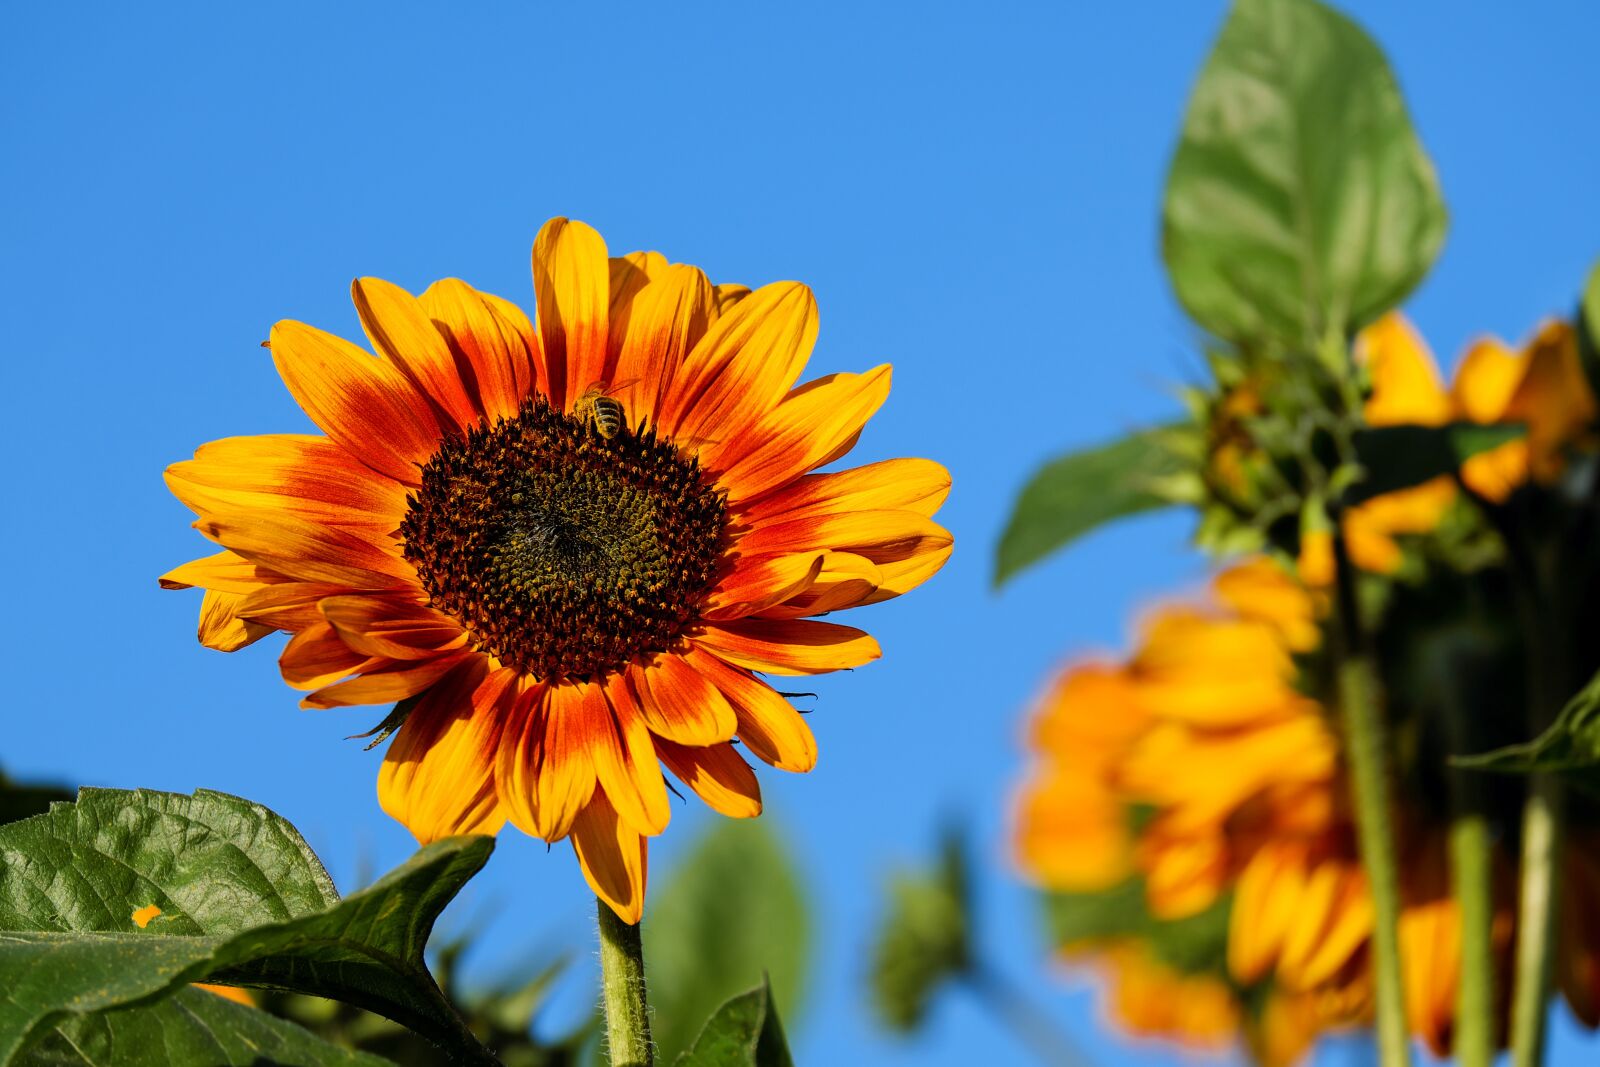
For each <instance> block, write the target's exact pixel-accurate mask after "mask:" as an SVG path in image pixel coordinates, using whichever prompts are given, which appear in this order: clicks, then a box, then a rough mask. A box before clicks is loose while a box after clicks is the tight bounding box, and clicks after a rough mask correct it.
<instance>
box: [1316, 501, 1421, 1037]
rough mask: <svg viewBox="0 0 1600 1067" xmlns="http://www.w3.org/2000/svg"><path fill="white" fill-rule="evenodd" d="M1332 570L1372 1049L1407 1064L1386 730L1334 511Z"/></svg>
mask: <svg viewBox="0 0 1600 1067" xmlns="http://www.w3.org/2000/svg"><path fill="white" fill-rule="evenodd" d="M1333 519H1334V522H1333V530H1334V533H1333V555H1334V573H1335V576H1336V581H1337V583H1338V604H1339V618H1340V632H1341V634H1342V642H1341V646H1340V648H1339V668H1338V686H1339V714H1340V718H1341V720H1342V722H1343V725H1344V734H1345V742H1346V746H1347V748H1348V752H1349V760H1350V787H1351V793H1352V800H1353V802H1354V807H1355V815H1356V830H1357V834H1358V836H1359V839H1360V845H1361V863H1362V866H1363V867H1365V868H1366V872H1367V880H1368V882H1369V883H1370V884H1371V887H1372V903H1373V912H1374V919H1375V920H1376V921H1375V923H1374V928H1373V932H1372V944H1373V960H1374V965H1375V968H1376V972H1377V1002H1378V1031H1377V1038H1378V1053H1379V1057H1380V1060H1381V1062H1382V1063H1383V1067H1409V1065H1410V1063H1411V1045H1410V1042H1409V1040H1408V1039H1407V1035H1406V1013H1405V987H1404V985H1403V982H1402V975H1401V970H1400V878H1399V872H1398V870H1397V868H1396V863H1395V840H1394V827H1393V825H1392V823H1391V822H1390V817H1391V812H1392V811H1393V810H1394V809H1393V806H1392V804H1391V803H1390V796H1389V790H1390V783H1389V767H1388V749H1389V746H1388V737H1387V730H1386V728H1385V724H1384V720H1383V708H1382V706H1381V700H1382V694H1381V689H1380V683H1379V681H1378V673H1377V668H1376V665H1375V664H1374V662H1373V657H1372V652H1371V650H1370V649H1369V648H1368V647H1367V643H1366V637H1365V635H1364V633H1363V632H1362V626H1361V617H1360V614H1359V611H1360V608H1359V605H1358V604H1357V601H1356V588H1355V572H1354V570H1353V569H1352V568H1351V565H1350V553H1349V551H1348V549H1347V548H1346V546H1345V541H1344V532H1343V529H1342V524H1341V523H1340V522H1339V521H1338V520H1339V517H1338V516H1337V515H1335V516H1333Z"/></svg>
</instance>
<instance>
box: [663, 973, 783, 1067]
mask: <svg viewBox="0 0 1600 1067" xmlns="http://www.w3.org/2000/svg"><path fill="white" fill-rule="evenodd" d="M674 1067H794V1059H793V1058H792V1057H791V1056H790V1055H789V1043H788V1041H787V1040H786V1039H785V1038H784V1035H783V1023H782V1022H781V1021H780V1020H779V1018H778V1006H777V1005H776V1004H775V1003H773V997H772V989H771V987H770V986H769V985H768V984H767V982H766V980H765V979H763V980H762V982H761V984H760V985H759V986H757V987H756V988H754V989H752V990H750V991H749V992H747V993H740V994H739V995H738V996H735V997H733V998H732V999H730V1000H728V1001H727V1003H725V1004H723V1005H722V1007H720V1008H718V1009H717V1011H716V1013H715V1014H714V1015H712V1016H711V1018H710V1019H708V1020H707V1021H706V1024H705V1026H704V1027H702V1028H701V1030H700V1035H699V1036H698V1037H696V1038H695V1041H694V1045H693V1047H691V1048H689V1049H688V1050H686V1051H685V1052H684V1053H683V1054H682V1055H681V1056H679V1057H678V1059H677V1061H676V1062H675V1064H674Z"/></svg>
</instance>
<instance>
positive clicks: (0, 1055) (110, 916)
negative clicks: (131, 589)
mask: <svg viewBox="0 0 1600 1067" xmlns="http://www.w3.org/2000/svg"><path fill="white" fill-rule="evenodd" d="M492 848H493V842H492V840H491V839H489V838H481V837H480V838H453V839H450V840H447V841H440V842H436V843H435V844H432V845H429V846H428V847H427V848H424V849H422V850H421V851H420V852H418V853H417V854H416V855H415V856H414V857H412V858H411V859H410V860H409V861H407V862H406V863H405V864H403V865H402V866H401V867H399V868H397V869H396V870H394V871H391V872H390V873H389V874H387V875H385V876H384V877H383V878H381V879H379V880H378V881H377V882H376V883H374V884H373V885H372V886H370V887H368V888H366V889H364V890H362V891H360V892H358V893H353V894H351V895H350V896H349V897H347V898H345V899H344V900H340V899H339V896H338V894H337V893H336V892H335V890H334V888H333V884H332V882H331V881H330V880H329V878H328V876H327V873H326V872H325V871H324V870H323V868H322V865H321V863H320V862H318V860H317V858H316V856H315V855H314V854H313V853H312V851H311V849H310V848H309V847H308V846H307V845H306V843H305V841H304V840H303V839H302V838H301V837H300V835H299V834H298V833H297V832H296V831H295V829H294V827H292V826H290V825H289V824H288V823H287V822H285V821H284V820H283V819H281V818H279V817H278V816H277V815H274V814H273V813H272V812H271V811H268V810H267V809H266V808H264V807H262V806H261V805H259V804H253V803H251V802H249V801H246V800H241V799H239V798H237V797H231V796H227V795H225V794H222V793H212V792H207V791H201V792H198V793H196V794H194V795H193V796H182V795H179V794H175V793H158V792H153V791H147V790H138V791H134V792H128V791H123V790H109V789H85V790H83V791H82V792H80V793H79V795H78V801H77V803H75V804H56V805H54V806H53V807H52V808H51V810H50V812H49V813H48V814H45V815H40V816H36V817H35V818H32V819H27V820H24V821H22V822H17V823H12V824H10V825H7V826H4V827H0V988H4V989H7V990H8V991H9V994H8V996H7V997H6V998H5V999H4V1000H0V1063H5V1062H7V1060H8V1057H10V1056H11V1055H13V1054H14V1053H15V1052H16V1050H17V1049H18V1048H20V1047H22V1046H24V1045H25V1044H27V1043H28V1042H29V1041H30V1040H32V1039H33V1038H35V1037H37V1036H38V1035H40V1034H42V1033H43V1032H44V1031H45V1030H47V1029H49V1028H50V1027H51V1026H54V1025H56V1024H57V1023H59V1022H61V1021H63V1020H65V1019H67V1018H69V1017H70V1016H74V1015H82V1014H85V1013H92V1012H100V1011H108V1010H112V1009H116V1008H121V1007H128V1006H134V1005H138V1004H142V1003H146V1002H149V1001H152V1000H156V999H158V998H160V997H163V996H167V995H170V994H171V993H173V992H175V991H176V990H178V989H180V988H182V987H183V986H184V985H186V984H188V983H190V982H195V981H201V980H211V981H217V982H221V983H224V984H235V985H259V986H264V987H269V988H277V989H287V990H294V991H297V992H303V993H311V994H314V995H317V996H326V997H330V998H332V999H336V1000H341V1001H344V1002H346V1003H349V1004H353V1005H356V1006H358V1007H362V1008H366V1009H368V1010H370V1011H374V1012H377V1013H379V1014H381V1015H384V1016H387V1017H388V1018H391V1019H394V1020H395V1021H397V1022H400V1023H402V1024H404V1025H406V1026H408V1027H411V1028H412V1029H413V1030H416V1031H417V1032H419V1033H421V1034H423V1035H424V1036H426V1037H429V1038H430V1039H432V1040H434V1041H437V1042H439V1043H440V1044H442V1045H445V1046H446V1047H448V1048H449V1049H450V1050H451V1051H452V1052H453V1053H455V1054H457V1055H458V1056H462V1057H467V1058H469V1059H476V1060H478V1061H481V1062H492V1058H491V1057H489V1056H488V1053H487V1052H486V1051H485V1050H484V1049H483V1048H482V1047H481V1046H480V1045H479V1044H478V1043H477V1042H476V1041H475V1040H474V1039H473V1038H472V1037H471V1036H470V1035H469V1034H468V1033H467V1031H466V1029H465V1027H464V1026H463V1025H462V1024H461V1022H460V1020H459V1018H458V1017H457V1015H456V1014H455V1012H454V1010H453V1009H452V1008H451V1007H450V1005H449V1004H448V1003H447V1002H446V1001H445V998H444V996H443V995H442V994H441V993H440V992H439V989H438V987H437V986H436V985H435V984H434V982H433V979H432V977H431V976H430V975H429V974H428V971H427V968H426V966H425V965H424V963H423V958H422V953H423V949H424V947H425V946H426V943H427V939H428V935H429V933H430V931H431V930H432V927H433V923H434V920H435V918H437V916H438V914H439V912H440V911H441V910H443V908H444V906H445V905H446V904H447V903H448V902H449V901H450V899H451V898H452V897H453V896H454V895H455V894H456V893H457V892H458V891H459V890H460V888H461V886H462V885H463V884H465V882H466V881H467V879H469V878H471V877H472V875H473V874H475V873H477V871H478V870H479V869H480V868H481V867H482V866H483V864H484V862H485V860H487V858H488V855H489V852H490V850H491V849H492ZM141 922H142V923H143V925H142V926H141Z"/></svg>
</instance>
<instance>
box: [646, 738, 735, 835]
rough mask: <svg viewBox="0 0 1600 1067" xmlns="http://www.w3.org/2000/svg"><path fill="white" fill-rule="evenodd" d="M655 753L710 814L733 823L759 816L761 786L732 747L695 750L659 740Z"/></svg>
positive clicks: (714, 746) (715, 746) (707, 747)
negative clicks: (698, 797) (658, 754)
mask: <svg viewBox="0 0 1600 1067" xmlns="http://www.w3.org/2000/svg"><path fill="white" fill-rule="evenodd" d="M656 749H657V751H659V752H660V754H661V762H663V763H665V764H666V765H667V767H668V769H669V770H671V771H672V773H673V774H675V775H677V776H678V779H679V780H680V781H682V782H683V784H684V785H686V786H688V787H689V788H690V789H693V790H694V791H695V792H696V793H697V794H699V796H700V799H701V800H703V801H705V802H706V804H707V805H708V806H709V807H710V808H711V810H712V811H715V812H718V813H720V814H722V815H726V816H728V817H729V818H732V819H752V818H754V817H755V816H757V815H760V814H761V784H760V783H759V782H757V781H756V776H755V772H754V771H752V770H751V769H750V765H749V764H748V763H746V762H745V761H744V760H742V759H740V758H739V753H737V752H736V751H734V748H733V746H732V745H730V744H727V743H726V742H724V743H723V744H720V745H707V746H705V747H703V748H696V747H691V746H689V745H679V744H674V743H673V742H671V741H667V740H665V739H662V740H659V741H657V742H656Z"/></svg>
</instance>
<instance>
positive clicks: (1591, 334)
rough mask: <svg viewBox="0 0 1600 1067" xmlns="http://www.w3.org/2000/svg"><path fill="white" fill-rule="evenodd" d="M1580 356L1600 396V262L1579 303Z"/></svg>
mask: <svg viewBox="0 0 1600 1067" xmlns="http://www.w3.org/2000/svg"><path fill="white" fill-rule="evenodd" d="M1578 355H1579V358H1580V359H1581V360H1582V363H1583V373H1584V377H1585V378H1587V379H1588V381H1589V388H1590V389H1591V390H1592V391H1593V392H1594V394H1595V395H1596V396H1600V262H1596V263H1595V265H1594V268H1593V269H1592V270H1590V271H1589V281H1588V283H1587V284H1585V285H1584V287H1583V296H1582V298H1581V299H1580V300H1579V301H1578Z"/></svg>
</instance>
